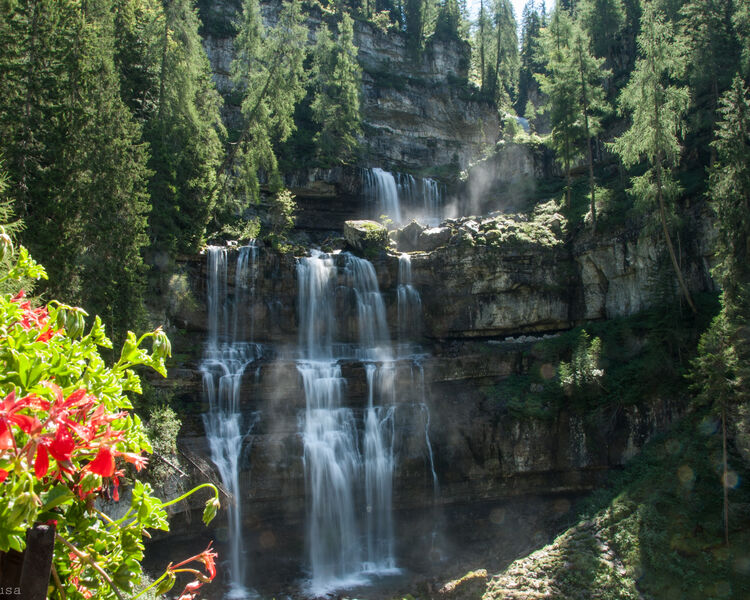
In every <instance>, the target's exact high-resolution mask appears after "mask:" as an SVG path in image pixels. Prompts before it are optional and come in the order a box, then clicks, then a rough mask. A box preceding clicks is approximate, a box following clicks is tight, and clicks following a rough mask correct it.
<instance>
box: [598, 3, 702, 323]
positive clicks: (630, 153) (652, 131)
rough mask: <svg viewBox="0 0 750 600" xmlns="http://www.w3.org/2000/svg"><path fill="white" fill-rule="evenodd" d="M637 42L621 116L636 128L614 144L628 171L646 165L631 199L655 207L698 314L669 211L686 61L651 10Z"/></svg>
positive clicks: (651, 8)
mask: <svg viewBox="0 0 750 600" xmlns="http://www.w3.org/2000/svg"><path fill="white" fill-rule="evenodd" d="M641 28H642V29H641V33H640V35H639V36H638V48H639V51H640V58H639V59H638V62H637V63H636V67H635V70H634V71H633V74H632V76H631V78H630V82H629V83H628V85H627V87H626V88H625V89H624V90H623V91H622V93H621V94H620V101H619V104H620V111H621V112H622V113H631V115H632V125H631V126H630V128H629V129H628V130H627V131H626V132H625V133H623V134H622V135H621V136H620V137H619V138H617V139H616V140H615V141H614V142H613V143H612V144H611V147H612V149H613V150H614V151H615V152H616V153H617V154H618V155H619V156H620V158H621V159H622V161H623V163H624V164H625V165H626V166H632V165H635V164H637V163H638V162H640V161H641V160H643V159H645V160H646V161H647V163H648V168H647V170H646V172H645V173H644V174H643V175H640V176H636V177H633V178H632V179H631V181H632V183H633V187H632V193H633V194H634V195H635V196H636V198H638V199H639V200H641V201H643V202H650V203H653V204H655V205H656V206H657V208H658V211H659V218H660V221H661V225H662V229H663V233H664V239H665V242H666V246H667V250H668V251H669V256H670V259H671V261H672V267H673V269H674V272H675V275H676V276H677V279H678V281H679V284H680V288H681V289H682V293H683V295H684V297H685V300H686V301H687V303H688V304H689V305H690V307H691V309H692V310H693V311H695V310H696V308H695V306H694V304H693V301H692V299H691V297H690V292H689V291H688V288H687V285H686V283H685V280H684V278H683V276H682V272H681V270H680V266H679V261H678V258H677V255H676V252H675V250H674V247H673V244H672V240H671V235H670V233H669V224H668V219H667V207H668V205H670V202H674V201H675V199H676V197H677V195H678V186H677V183H676V181H675V180H674V178H673V177H672V169H673V168H674V167H675V166H676V165H677V163H678V161H679V157H680V152H681V147H680V142H679V136H680V134H681V133H682V129H683V126H684V115H685V111H686V110H687V107H688V103H689V94H688V90H687V88H685V87H684V86H680V85H677V84H676V83H674V80H675V78H678V77H680V76H682V75H683V73H684V71H685V65H686V61H685V57H684V55H683V53H682V49H681V46H680V44H679V43H678V40H676V39H675V36H674V33H673V31H672V26H671V24H670V23H668V22H667V21H666V20H665V18H664V15H663V14H662V13H660V12H659V10H658V9H657V8H655V6H654V5H653V4H647V5H646V6H645V9H644V12H643V17H642V19H641Z"/></svg>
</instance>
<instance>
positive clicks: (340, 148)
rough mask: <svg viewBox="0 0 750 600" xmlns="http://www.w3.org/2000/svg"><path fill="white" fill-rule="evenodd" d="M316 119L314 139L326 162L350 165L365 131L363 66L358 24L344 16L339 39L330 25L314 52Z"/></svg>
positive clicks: (324, 29) (314, 118)
mask: <svg viewBox="0 0 750 600" xmlns="http://www.w3.org/2000/svg"><path fill="white" fill-rule="evenodd" d="M312 87H313V89H314V94H313V99H312V104H311V106H310V108H311V111H312V119H313V121H314V122H315V123H316V124H317V125H318V127H319V130H318V132H317V133H316V134H315V136H314V138H313V141H314V142H315V144H316V153H317V156H318V158H319V160H320V161H321V162H322V164H324V165H336V164H347V163H349V162H351V161H352V160H353V159H354V158H355V157H356V155H357V150H358V148H359V140H358V139H357V137H358V136H359V135H360V134H361V132H362V116H361V114H360V101H359V95H360V88H361V87H362V68H361V67H360V66H359V63H358V62H357V46H356V45H355V44H354V23H353V21H352V19H351V17H349V15H347V14H343V15H342V16H341V21H340V22H339V24H338V36H337V39H336V41H335V42H334V40H333V39H332V38H331V34H330V32H329V31H328V28H327V27H325V26H324V27H322V28H321V29H320V30H319V31H318V39H317V43H316V46H315V50H314V53H313V75H312Z"/></svg>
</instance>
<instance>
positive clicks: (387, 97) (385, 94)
mask: <svg viewBox="0 0 750 600" xmlns="http://www.w3.org/2000/svg"><path fill="white" fill-rule="evenodd" d="M240 10H241V3H240V2H237V1H232V0H222V1H221V2H211V3H209V2H203V3H202V5H201V18H202V20H203V23H204V27H203V40H204V47H205V49H206V52H207V54H208V57H209V60H210V62H211V67H212V69H213V72H214V80H215V81H216V84H217V87H218V89H219V91H220V92H221V93H222V94H223V95H224V96H225V98H230V96H231V93H232V89H233V88H232V83H231V80H230V77H229V74H230V66H231V63H232V59H233V57H234V49H233V43H232V42H233V36H234V31H235V27H234V22H235V20H236V19H237V15H238V14H239V11H240ZM263 12H264V16H265V18H266V19H267V20H270V21H273V13H274V3H273V2H267V3H265V4H264V5H263ZM308 24H309V26H310V28H311V32H314V30H315V28H316V27H318V26H319V21H318V20H317V19H316V18H312V17H311V18H310V19H309V20H308ZM355 43H356V44H357V46H358V47H359V56H358V58H359V62H360V64H361V65H362V68H363V82H362V83H363V88H362V97H361V99H362V115H363V121H364V123H363V124H364V129H365V137H364V140H363V143H364V148H363V150H364V152H363V154H364V158H363V161H364V165H363V166H373V167H374V166H378V167H383V168H385V169H388V170H395V171H417V172H424V171H425V170H427V171H436V170H440V167H444V168H450V169H451V170H452V171H455V172H457V171H458V170H459V169H463V168H465V167H466V166H467V165H468V164H469V163H470V162H471V161H473V160H475V159H476V158H478V157H479V156H480V155H481V154H482V153H483V152H484V151H485V150H486V149H487V148H488V147H489V146H491V145H492V144H494V142H495V139H496V137H497V132H498V117H497V111H496V110H495V108H494V107H493V106H492V105H491V104H489V103H488V102H486V101H483V100H479V99H476V98H475V97H474V96H473V93H472V91H471V89H470V88H469V86H468V85H467V84H466V81H467V75H468V68H469V56H468V52H469V49H468V47H467V45H466V44H464V43H461V42H458V41H450V40H449V41H444V40H431V41H430V42H429V43H428V44H427V47H426V48H425V49H424V51H423V52H422V54H421V55H420V56H419V57H418V58H414V57H413V56H412V55H411V54H410V53H409V51H408V50H407V47H406V39H405V36H404V35H403V34H402V33H400V32H397V31H389V32H387V33H385V32H383V31H380V30H378V29H377V28H375V27H373V26H372V25H370V24H368V23H366V22H363V21H356V22H355ZM225 118H226V120H227V122H228V124H229V125H230V126H234V125H237V124H238V122H239V118H240V117H239V115H238V109H237V107H236V106H235V105H233V102H232V101H230V102H228V103H227V106H226V108H225Z"/></svg>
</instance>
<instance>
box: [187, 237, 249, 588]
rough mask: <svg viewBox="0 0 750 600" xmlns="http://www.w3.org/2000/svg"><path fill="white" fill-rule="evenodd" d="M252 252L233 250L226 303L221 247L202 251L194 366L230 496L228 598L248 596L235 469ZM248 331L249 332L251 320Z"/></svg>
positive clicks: (241, 429)
mask: <svg viewBox="0 0 750 600" xmlns="http://www.w3.org/2000/svg"><path fill="white" fill-rule="evenodd" d="M256 253H257V249H256V248H255V247H254V246H244V247H242V248H240V249H239V252H238V257H237V264H236V267H235V285H234V289H235V294H234V302H232V301H231V300H230V298H229V293H228V281H227V280H228V275H227V273H228V264H227V263H228V261H227V251H226V249H225V248H218V247H213V246H209V248H208V249H207V250H206V254H207V265H208V289H207V300H208V341H207V343H206V348H205V350H204V354H203V359H202V361H201V365H200V369H201V372H202V374H203V390H204V395H205V397H206V399H207V400H208V406H209V409H208V412H207V413H206V414H204V415H203V423H204V427H205V430H206V437H207V439H208V444H209V448H210V450H211V460H212V461H213V462H214V464H215V465H216V468H217V469H218V471H219V475H220V477H221V482H222V484H223V485H224V487H225V488H226V489H227V491H228V492H229V493H230V494H231V496H232V501H230V502H229V506H228V522H229V579H230V591H229V594H228V597H230V598H238V599H239V598H248V597H251V596H252V595H253V594H252V592H251V591H250V590H248V589H247V588H246V587H245V585H246V571H245V557H244V546H243V541H242V540H243V537H242V532H241V526H242V502H241V495H240V481H239V471H240V466H241V465H240V457H241V453H242V446H243V442H244V440H245V437H246V436H247V435H248V434H249V433H250V427H251V426H250V424H244V423H243V420H242V414H241V412H240V400H241V386H242V376H243V374H244V372H245V369H246V368H247V366H248V365H249V364H250V363H252V362H254V361H255V360H257V359H258V358H260V355H261V351H260V347H259V346H258V345H256V344H253V343H251V342H247V341H245V340H244V335H245V333H246V330H245V327H246V323H245V319H244V318H243V310H244V309H246V308H247V303H248V302H249V301H251V300H252V299H253V296H254V290H255V277H256V256H257V254H256ZM248 280H250V281H249V282H248ZM250 308H251V309H252V306H251V307H250ZM251 312H252V311H251ZM251 321H252V319H251ZM250 330H251V332H252V323H251V324H250Z"/></svg>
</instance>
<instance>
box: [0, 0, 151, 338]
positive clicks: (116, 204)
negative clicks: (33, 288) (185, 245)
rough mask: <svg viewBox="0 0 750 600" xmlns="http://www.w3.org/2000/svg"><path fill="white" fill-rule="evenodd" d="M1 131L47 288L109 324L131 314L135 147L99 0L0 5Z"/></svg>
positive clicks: (139, 222) (107, 18)
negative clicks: (44, 270)
mask: <svg viewBox="0 0 750 600" xmlns="http://www.w3.org/2000/svg"><path fill="white" fill-rule="evenodd" d="M0 10H1V11H2V12H1V13H0V15H1V16H0V34H2V38H3V41H4V43H3V44H2V49H0V73H1V74H0V77H2V87H3V92H4V93H3V94H2V98H0V138H2V143H3V147H4V149H5V155H6V157H7V161H8V162H7V167H8V172H9V177H10V188H9V196H10V197H11V198H13V200H14V202H15V205H16V210H17V211H18V214H19V216H20V217H21V218H23V219H24V221H25V223H26V228H27V229H26V231H25V233H24V234H23V235H22V241H23V242H24V243H25V244H26V245H27V246H28V247H29V248H30V250H31V251H32V252H33V254H34V256H35V257H36V258H38V259H39V260H41V261H43V262H44V263H45V264H46V265H47V268H48V271H49V272H50V274H51V275H52V277H51V281H54V282H55V287H54V289H51V290H50V291H51V292H53V293H54V294H56V295H57V294H60V295H62V296H64V297H66V298H67V299H70V301H72V302H77V303H81V304H82V305H83V306H84V307H86V308H87V309H88V310H90V311H92V312H97V313H99V314H101V315H102V316H103V317H104V318H105V319H106V320H107V321H108V324H110V325H114V326H115V329H116V331H119V332H122V331H123V330H124V329H126V328H132V327H134V326H135V325H136V323H137V321H138V319H139V317H140V315H141V311H142V291H143V266H142V258H141V250H142V248H143V246H144V244H145V242H146V240H147V238H146V237H145V214H146V212H147V210H148V205H147V196H146V188H145V184H146V180H147V175H148V173H147V170H146V159H147V154H146V148H145V146H144V145H143V144H141V143H140V136H141V132H140V128H139V127H138V125H137V124H136V123H135V122H134V120H133V118H132V115H131V114H130V112H129V111H128V110H127V108H126V107H125V105H124V104H123V103H122V100H121V98H120V88H119V80H118V74H117V72H116V69H115V65H114V53H115V52H114V23H113V6H112V3H111V2H110V1H109V0H90V1H88V2H86V3H84V4H81V3H79V2H73V1H72V0H56V1H52V0H39V1H34V2H29V3H14V4H8V3H5V4H3V5H2V7H0Z"/></svg>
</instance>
